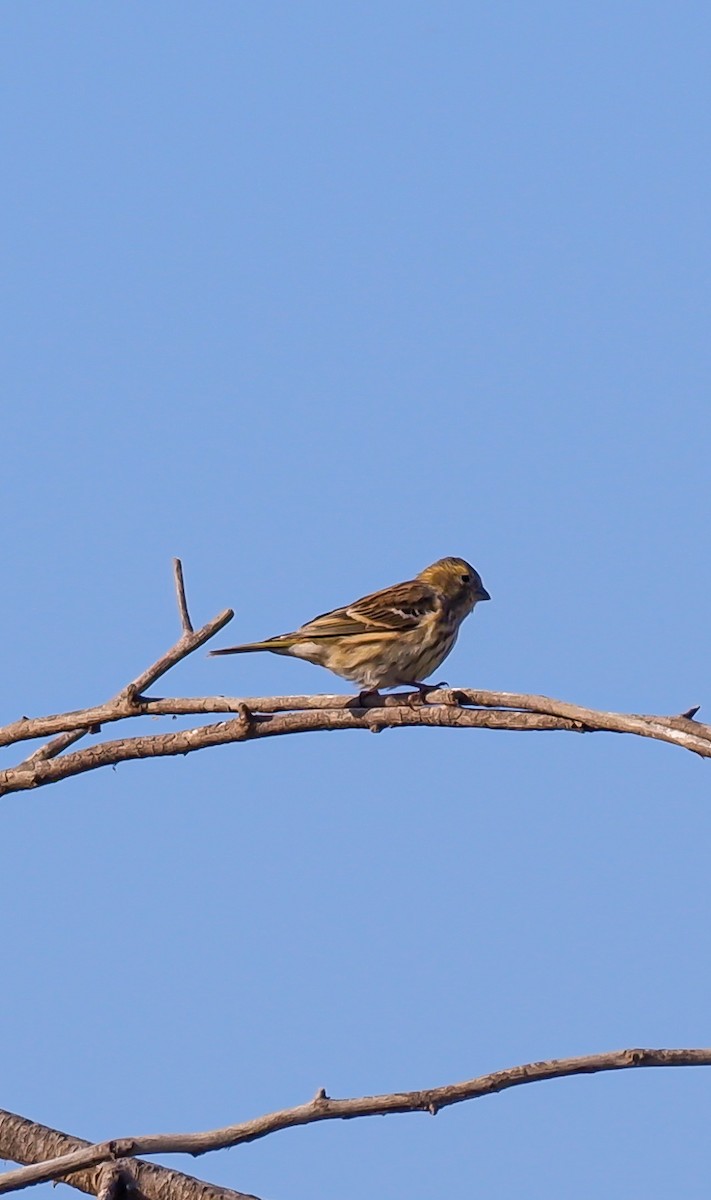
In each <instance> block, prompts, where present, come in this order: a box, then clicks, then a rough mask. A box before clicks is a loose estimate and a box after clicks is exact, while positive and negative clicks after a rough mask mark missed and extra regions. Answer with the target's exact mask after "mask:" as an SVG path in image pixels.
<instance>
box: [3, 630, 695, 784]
mask: <svg viewBox="0 0 711 1200" xmlns="http://www.w3.org/2000/svg"><path fill="white" fill-rule="evenodd" d="M223 616H224V614H223ZM221 619H222V618H218V620H221ZM211 625H214V622H213V623H211ZM208 628H210V627H209V626H205V628H204V630H200V632H199V633H198V634H193V635H191V636H192V637H194V638H198V637H200V636H202V635H203V634H204V633H205V630H207V629H208ZM208 636H209V635H208ZM203 640H207V639H206V637H205V638H204V639H203ZM474 698H476V699H474ZM409 699H410V698H409V697H402V696H385V697H373V698H371V699H370V700H369V701H368V702H367V703H366V704H365V705H361V703H360V701H359V700H358V698H357V697H354V698H353V699H351V700H350V701H348V700H347V699H346V698H345V697H343V696H339V697H320V696H313V697H271V698H269V697H268V698H261V699H259V700H238V699H227V700H226V699H224V698H221V697H206V698H202V699H197V700H180V699H178V700H149V699H143V698H138V697H136V696H135V695H134V696H128V697H127V696H126V695H125V694H123V693H122V694H120V695H119V697H117V699H116V701H115V702H113V703H114V704H115V705H116V711H117V714H118V715H114V717H113V719H115V720H118V719H120V718H122V717H129V716H139V715H141V716H143V715H148V714H152V715H158V714H163V715H167V714H168V713H170V714H173V715H177V714H192V713H196V712H197V713H205V712H215V711H222V712H235V711H237V712H238V713H239V716H237V717H236V718H233V719H232V720H229V721H218V722H217V723H215V724H210V725H202V726H199V727H197V728H195V729H187V730H179V731H175V732H171V733H160V734H147V735H144V736H140V737H131V738H119V739H116V740H115V741H108V742H102V743H100V744H99V745H95V746H90V747H87V748H86V749H84V750H79V751H76V752H75V753H73V754H65V755H64V756H63V757H62V758H59V759H54V760H50V761H33V760H32V759H30V760H26V761H25V762H24V763H21V764H20V765H19V766H17V767H10V768H8V769H7V770H5V771H0V796H2V795H6V794H7V793H9V792H18V791H25V790H28V789H31V788H36V787H42V786H44V785H46V784H49V783H56V782H58V781H59V780H61V779H69V778H71V777H72V776H74V775H81V774H83V773H85V772H86V771H93V770H96V769H97V768H98V767H105V766H115V765H116V764H118V763H120V762H128V761H130V760H132V759H141V758H161V757H166V756H171V755H176V754H190V753H192V752H194V751H196V750H204V749H207V748H208V747H210V746H223V745H227V744H228V743H231V742H244V741H249V740H255V739H258V738H264V737H278V736H284V735H287V734H294V733H312V732H324V731H331V730H338V729H364V730H370V731H371V732H374V733H379V732H381V730H383V729H396V728H404V727H413V726H420V727H421V726H436V727H439V728H444V729H509V730H516V731H519V732H531V731H542V730H558V731H561V730H565V731H571V732H574V733H593V732H602V731H606V732H611V733H628V734H636V735H639V736H641V737H647V738H653V739H655V740H657V741H663V742H671V743H672V744H673V745H676V746H681V747H683V748H684V749H685V750H691V751H693V752H694V753H695V754H698V755H700V756H701V757H702V758H711V726H708V725H703V724H701V722H699V721H692V720H689V719H688V718H686V717H653V716H638V715H635V714H625V713H611V712H598V711H596V710H595V709H590V708H582V707H579V706H578V705H575V704H566V703H563V702H562V701H557V700H550V699H548V698H547V697H545V696H523V695H517V694H514V693H506V692H503V693H496V692H476V691H466V690H465V691H458V692H451V691H447V692H433V693H432V694H431V699H432V701H434V703H427V704H413V703H409V702H407V701H409ZM453 699H454V700H455V702H453ZM403 700H405V701H406V702H405V703H403ZM459 700H465V701H466V702H467V703H469V702H472V701H474V702H475V703H479V704H486V705H487V707H480V708H467V707H464V705H462V704H460V703H457V702H456V701H459ZM294 701H297V702H298V703H300V704H302V705H303V707H302V708H300V709H297V710H294V711H283V710H284V709H286V708H288V706H290V705H291V704H292V703H293V702H294ZM334 702H337V704H338V707H322V705H323V704H324V703H326V704H333V703H334ZM354 703H355V704H356V705H357V707H353V704H354ZM494 704H498V705H500V706H501V707H488V706H489V705H494ZM257 705H261V706H263V708H265V709H267V710H269V709H271V710H272V711H271V712H269V711H267V712H261V713H260V712H255V711H254V708H253V706H257ZM523 705H527V706H530V709H529V710H524V709H523ZM97 712H98V710H97V709H88V710H85V713H84V714H81V715H82V718H83V719H87V718H86V716H85V714H86V713H91V714H92V715H95V714H96V713H97ZM55 719H57V718H44V720H46V721H53V720H55ZM71 719H72V720H75V719H76V715H74V714H72V715H71ZM110 719H111V718H110ZM10 728H11V727H9V726H8V727H6V730H5V731H0V734H4V733H5V734H6V733H7V730H8V729H10ZM23 729H24V723H23Z"/></svg>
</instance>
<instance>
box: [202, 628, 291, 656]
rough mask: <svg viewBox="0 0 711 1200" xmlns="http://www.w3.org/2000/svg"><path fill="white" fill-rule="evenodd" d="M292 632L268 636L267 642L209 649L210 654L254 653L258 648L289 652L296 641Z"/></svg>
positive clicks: (273, 652)
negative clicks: (222, 648)
mask: <svg viewBox="0 0 711 1200" xmlns="http://www.w3.org/2000/svg"><path fill="white" fill-rule="evenodd" d="M296 640H297V639H296V637H295V636H294V635H293V634H292V635H291V636H290V635H289V634H284V636H283V637H273V638H267V640H266V641H265V642H245V644H244V645H243V646H225V648H224V650H209V651H208V654H210V655H211V656H212V657H215V658H216V657H217V656H218V655H220V654H253V653H254V652H255V651H257V650H270V651H271V652H272V654H288V653H289V650H290V649H291V647H292V646H293V645H294V642H295V641H296Z"/></svg>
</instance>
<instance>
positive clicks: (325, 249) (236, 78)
mask: <svg viewBox="0 0 711 1200" xmlns="http://www.w3.org/2000/svg"><path fill="white" fill-rule="evenodd" d="M0 45H1V47H2V49H1V50H0V59H1V61H2V71H1V77H2V84H1V90H2V96H1V102H2V107H3V111H4V113H5V120H4V122H3V131H2V158H3V163H4V171H3V176H4V180H3V200H2V209H3V216H2V223H3V233H4V238H3V242H4V251H3V259H4V262H3V268H2V288H3V292H4V303H3V318H2V325H3V333H4V342H5V352H4V368H3V394H4V403H3V419H2V450H3V453H2V464H3V465H2V475H1V478H0V488H1V489H2V502H3V503H2V507H3V516H4V520H3V554H4V563H5V570H4V572H3V587H2V594H1V598H0V606H1V611H2V626H3V629H4V638H3V642H4V645H3V656H2V658H3V672H2V673H3V685H2V702H1V709H2V712H1V714H0V715H1V716H2V719H3V720H11V719H14V718H16V717H17V716H19V715H20V714H21V713H26V714H39V713H42V712H52V711H57V710H63V709H67V708H73V707H81V706H84V705H87V704H90V703H98V702H100V701H102V700H103V699H105V698H107V697H108V696H110V695H112V694H113V693H114V692H115V691H117V690H118V689H119V688H120V687H121V686H122V685H123V684H125V683H126V682H128V680H129V679H131V678H133V677H134V676H136V675H137V674H138V673H139V672H140V671H141V670H143V668H144V667H146V666H147V665H148V664H149V663H150V662H152V661H153V660H154V659H155V658H157V657H158V655H159V654H160V653H161V652H162V651H163V650H164V649H166V648H167V647H168V646H169V645H170V644H171V643H172V642H173V640H174V639H175V637H176V635H177V632H178V623H177V615H176V612H175V602H174V596H173V591H172V583H171V577H170V559H171V556H172V555H174V554H179V555H181V556H182V558H183V560H184V564H185V570H186V579H187V587H188V598H189V602H190V605H191V610H192V615H193V619H194V621H195V622H196V623H197V624H199V623H202V622H204V621H206V620H207V619H209V618H210V617H211V616H213V615H214V614H215V613H216V612H217V611H218V610H219V609H221V608H223V607H225V606H226V605H233V606H234V607H235V609H236V610H237V616H236V619H235V621H234V622H233V623H232V625H231V626H230V627H229V629H228V630H227V631H226V632H225V635H222V636H221V638H220V639H218V643H219V644H228V643H229V642H230V641H237V640H244V639H251V638H258V637H262V636H266V635H270V634H273V633H278V632H281V631H282V630H284V629H289V628H292V627H293V626H294V625H295V624H297V623H300V622H301V621H303V620H305V619H307V618H309V617H311V616H313V615H314V614H315V613H317V612H322V611H323V610H324V609H326V608H329V607H332V606H334V605H336V604H339V603H343V602H346V601H348V600H351V599H353V598H354V597H356V596H358V595H362V594H363V593H364V592H367V591H370V590H372V589H373V588H376V587H381V586H384V585H385V584H388V583H391V582H395V581H397V580H400V579H403V578H407V577H409V576H411V575H412V574H414V573H415V572H416V571H418V570H419V569H421V568H422V567H423V566H424V565H425V564H427V563H428V562H430V561H431V560H433V559H435V558H437V557H439V556H440V555H443V554H459V555H463V556H464V557H466V558H468V559H470V560H471V561H473V562H474V564H475V566H476V567H477V568H478V569H479V570H480V572H481V574H482V576H483V579H484V582H485V584H486V586H487V587H488V589H489V591H490V592H491V594H492V598H493V599H492V603H491V604H487V605H484V606H482V607H481V608H479V609H478V610H477V611H476V613H475V614H474V616H473V617H472V618H471V619H470V620H469V621H468V622H467V623H466V625H465V626H464V628H463V630H462V635H461V637H460V640H459V643H458V645H457V647H456V649H455V651H454V653H453V654H452V656H451V659H450V660H449V661H448V663H447V666H446V670H445V677H446V678H447V679H449V681H450V683H452V684H455V685H456V684H461V685H465V684H468V685H472V686H481V687H487V688H494V689H501V690H523V691H536V692H544V693H547V694H549V695H553V696H557V697H560V698H563V699H568V700H574V701H578V702H579V703H583V704H589V705H593V706H598V707H602V708H606V709H621V710H627V711H635V712H665V713H674V712H679V711H681V710H682V709H684V708H687V707H688V706H689V705H692V704H703V705H704V708H703V709H702V713H701V716H702V717H703V716H704V715H705V716H706V718H707V719H708V718H709V717H711V682H710V681H709V656H708V596H709V589H710V585H711V569H710V567H709V554H708V528H709V516H710V515H711V514H710V511H709V509H710V501H709V496H710V493H709V482H708V481H709V451H710V448H711V447H710V443H711V416H710V414H709V400H708V393H709V374H710V368H711V356H710V352H709V337H708V329H709V318H710V316H711V313H710V311H709V307H710V306H709V288H708V278H709V265H710V264H709V258H710V255H709V250H710V235H709V209H710V205H711V171H710V169H709V151H710V149H711V146H710V140H711V139H710V137H709V129H710V124H709V106H710V104H711V83H710V81H709V66H708V64H709V51H710V49H711V16H710V15H709V11H708V7H707V6H706V5H702V4H698V3H694V2H689V3H685V2H682V3H673V4H672V3H668V2H665V3H654V2H653V0H646V2H645V3H633V2H631V0H623V2H619V0H618V2H616V3H610V2H604V0H603V2H602V3H601V2H600V0H596V2H595V3H588V2H585V0H584V2H582V3H578V4H575V5H571V4H566V3H560V2H556V3H553V2H551V3H546V2H541V3H538V2H537V0H536V2H525V3H524V2H520V0H519V2H514V3H511V4H508V5H497V6H494V5H489V4H484V3H471V2H470V3H465V2H463V0H462V2H450V3H447V2H442V0H439V2H438V3H436V4H435V3H417V2H413V3H402V2H399V3H398V2H387V3H385V4H374V3H359V4H354V3H345V4H339V5H333V4H328V3H316V2H311V0H305V2H304V3H301V4H299V5H294V4H291V3H275V2H272V0H266V2H265V3H259V4H257V3H226V2H219V0H215V2H212V3H210V4H205V5H197V4H188V3H181V2H176V0H172V2H171V3H165V2H159V0H154V2H151V3H150V4H138V3H135V2H131V0H129V2H126V3H122V4H116V3H109V4H102V5H96V4H92V3H86V2H83V3H77V2H76V0H64V2H63V3H62V4H58V5H52V4H48V3H41V2H35V3H27V2H24V3H18V2H16V0H9V2H7V3H5V4H4V5H3V6H2V11H1V12H0ZM334 689H335V690H341V685H340V684H339V682H338V681H336V680H334V678H333V677H332V676H330V675H327V674H326V673H325V672H323V671H319V670H318V669H317V668H315V667H311V666H309V665H307V664H302V663H298V662H293V661H289V660H287V659H280V658H276V657H272V656H268V655H264V656H261V655H260V656H254V657H249V658H240V659H224V660H209V659H207V658H206V657H205V655H204V653H203V652H200V653H199V654H196V655H195V656H193V657H192V658H191V659H190V660H189V661H187V662H185V663H184V664H182V665H181V666H180V667H179V668H178V669H176V670H175V672H174V673H173V674H172V675H171V676H169V677H168V679H167V680H164V681H162V682H161V684H159V685H158V686H157V688H156V689H154V691H157V692H158V693H159V694H164V695H165V694H168V695H171V694H172V695H197V694H214V693H228V694H233V695H240V694H243V695H249V694H269V693H293V692H299V691H332V690H334ZM176 727H177V726H176V725H175V724H171V723H170V722H168V721H160V722H158V721H155V722H148V723H146V724H145V726H144V729H145V730H146V731H148V732H155V731H158V730H161V729H169V728H176ZM132 732H138V728H137V727H134V728H133V730H132ZM12 761H14V760H13V756H12V755H9V754H8V753H7V752H5V753H4V755H3V757H2V759H1V760H0V763H1V765H3V766H4V765H10V763H11V762H12ZM710 769H711V768H709V766H708V764H705V763H704V762H702V761H701V760H699V759H697V758H695V757H694V756H692V755H689V754H685V753H683V752H682V751H680V750H678V749H675V748H673V747H670V746H666V745H659V744H656V743H652V742H649V741H642V740H641V739H634V738H616V737H614V736H607V735H595V736H590V737H584V738H583V737H572V736H570V735H569V734H545V735H544V734H538V735H532V734H529V735H524V734H508V733H507V734H503V733H487V732H476V731H472V732H449V731H439V730H426V729H420V730H413V731H393V732H386V733H384V734H383V735H382V736H380V737H377V738H374V737H366V736H365V735H355V734H345V733H342V734H339V735H331V736H326V735H325V734H320V735H311V736H309V737H305V736H304V737H301V738H289V739H284V740H276V741H269V742H263V743H260V744H258V745H247V746H243V747H236V746H235V747H227V748H224V749H218V750H213V751H210V752H205V753H201V754H196V755H193V756H191V757H188V758H180V759H177V760H163V761H156V762H147V763H144V764H126V765H124V766H122V767H120V768H119V769H118V770H116V771H111V770H106V771H103V772H101V773H96V774H92V775H88V776H84V777H82V778H79V779H76V780H73V781H69V782H67V783H64V784H59V785H56V786H54V787H51V788H47V789H46V790H43V791H39V792H36V793H23V794H19V795H13V796H10V797H7V798H6V799H4V800H3V801H2V812H1V815H0V829H1V835H0V836H1V839H2V871H1V873H0V905H1V912H2V929H3V933H2V945H3V949H2V957H3V968H2V969H3V979H4V983H3V986H2V989H1V991H0V1020H1V1028H2V1058H3V1087H2V1097H1V1098H0V1103H1V1104H2V1105H3V1106H5V1107H7V1108H10V1109H13V1110H15V1111H18V1112H21V1113H24V1114H26V1115H28V1116H30V1117H32V1118H34V1119H36V1120H40V1121H43V1122H46V1123H48V1124H50V1125H55V1126H58V1127H60V1128H62V1129H66V1130H67V1131H70V1132H72V1133H75V1134H77V1135H80V1136H84V1137H87V1138H90V1139H97V1140H98V1139H102V1138H105V1137H109V1136H119V1135H123V1134H129V1133H145V1132H158V1131H168V1130H171V1131H173V1130H175V1131H177V1130H188V1129H197V1128H209V1127H213V1126H217V1125H222V1124H226V1123H229V1122H234V1121H239V1120H242V1119H245V1118H248V1117H250V1116H256V1115H258V1114H260V1113H262V1112H264V1111H269V1110H271V1109H275V1108H281V1107H283V1106H286V1105H290V1104H294V1103H300V1102H302V1101H304V1100H307V1099H309V1098H310V1097H311V1096H313V1094H314V1092H315V1091H316V1089H317V1088H319V1087H321V1086H324V1087H325V1088H326V1089H327V1090H328V1092H329V1093H330V1094H331V1095H335V1096H348V1095H358V1094H361V1093H370V1092H378V1091H390V1090H401V1089H406V1088H418V1087H426V1086H432V1085H436V1084H441V1083H446V1082H452V1081H456V1080H460V1079H465V1078H468V1077H471V1076H473V1075H477V1074H479V1073H481V1072H485V1071H489V1070H495V1069H499V1068H503V1067H507V1066H512V1065H514V1064H516V1063H520V1062H526V1061H529V1060H533V1059H540V1058H546V1057H549V1056H567V1055H574V1054H584V1053H591V1052H594V1051H602V1050H609V1049H615V1048H618V1047H623V1046H646V1045H650V1046H677V1045H678V1046H684V1045H688V1046H699V1045H701V1046H704V1045H708V1044H709V1043H710V1042H711V1034H710V1029H709V999H710V991H711V971H710V969H709V921H710V918H711V897H710V895H709V844H710V840H711V810H710V807H709V770H710ZM710 1089H711V1075H709V1074H708V1072H706V1071H702V1070H690V1069H687V1070H674V1071H656V1072H654V1071H636V1072H631V1073H628V1074H624V1075H620V1074H617V1075H608V1076H601V1077H593V1078H583V1079H576V1080H563V1081H559V1082H555V1083H547V1084H540V1085H537V1086H535V1087H528V1088H521V1089H518V1090H515V1091H512V1092H508V1093H506V1094H505V1095H503V1096H499V1097H491V1098H487V1099H483V1100H480V1101H477V1102H476V1103H472V1104H469V1105H464V1106H461V1107H459V1108H457V1109H454V1110H449V1111H447V1112H445V1113H442V1114H441V1115H440V1116H438V1118H437V1120H436V1121H433V1120H432V1119H431V1118H430V1117H425V1116H420V1115H411V1116H403V1117H390V1118H388V1119H387V1120H362V1121H357V1122H348V1123H329V1124H324V1125H320V1126H318V1127H314V1128H310V1129H306V1130H303V1129H302V1130H295V1131H290V1132H287V1133H282V1134H279V1135H277V1136H275V1137H272V1138H269V1139H267V1140H266V1141H264V1142H260V1143H257V1144H254V1145H251V1146H247V1147H243V1148H240V1149H237V1150H233V1151H231V1152H225V1153H222V1154H219V1155H216V1156H213V1157H211V1158H209V1159H203V1160H200V1161H198V1162H197V1163H196V1162H195V1161H193V1160H185V1161H181V1160H176V1159H171V1160H170V1162H171V1163H172V1165H178V1166H181V1167H183V1168H184V1169H186V1170H188V1171H189V1172H191V1173H197V1174H198V1175H201V1176H202V1177H205V1178H209V1179H212V1180H214V1181H216V1182H221V1183H224V1184H226V1185H229V1186H233V1187H236V1188H239V1189H243V1190H246V1191H254V1192H256V1193H258V1194H259V1195H260V1196H262V1197H264V1198H265V1200H276V1198H277V1197H283V1198H284V1200H299V1198H300V1197H304V1198H307V1197H308V1200H313V1198H314V1197H322V1196H323V1197H334V1196H338V1197H340V1198H341V1200H348V1198H349V1197H360V1196H362V1195H363V1194H364V1193H368V1194H371V1193H372V1194H375V1195H379V1196H394V1195H407V1196H408V1197H410V1198H412V1200H418V1198H422V1200H429V1198H430V1197H432V1196H433V1195H439V1194H442V1193H443V1192H446V1193H447V1194H448V1195H449V1196H453V1197H460V1196H461V1197H465V1196H469V1195H471V1194H472V1189H474V1190H475V1192H476V1193H477V1194H482V1195H484V1194H486V1195H491V1196H496V1197H514V1196H516V1197H519V1196H522V1195H523V1196H526V1197H546V1198H547V1197H550V1196H562V1195H565V1196H569V1195H575V1196H576V1197H598V1196H600V1195H605V1196H606V1197H610V1198H615V1197H629V1196H631V1195H633V1196H645V1197H667V1196H669V1195H682V1194H683V1195H684V1196H685V1197H697V1196H698V1197H701V1196H704V1197H706V1196H707V1195H708V1187H709V1168H708V1100H709V1092H710ZM43 1191H44V1193H45V1194H46V1195H47V1196H49V1194H50V1191H49V1187H47V1188H45V1189H43Z"/></svg>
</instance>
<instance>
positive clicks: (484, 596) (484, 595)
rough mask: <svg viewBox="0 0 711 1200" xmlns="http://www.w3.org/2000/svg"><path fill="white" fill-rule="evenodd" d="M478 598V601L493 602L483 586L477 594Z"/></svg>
mask: <svg viewBox="0 0 711 1200" xmlns="http://www.w3.org/2000/svg"><path fill="white" fill-rule="evenodd" d="M476 598H477V600H491V596H490V595H489V593H488V592H487V590H486V588H485V587H483V586H482V587H480V588H479V591H478V592H477V594H476Z"/></svg>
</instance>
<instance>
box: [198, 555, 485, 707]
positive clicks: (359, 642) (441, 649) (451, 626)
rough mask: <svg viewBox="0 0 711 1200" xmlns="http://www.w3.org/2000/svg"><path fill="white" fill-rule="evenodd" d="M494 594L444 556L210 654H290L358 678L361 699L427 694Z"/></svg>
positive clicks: (467, 567) (458, 561)
mask: <svg viewBox="0 0 711 1200" xmlns="http://www.w3.org/2000/svg"><path fill="white" fill-rule="evenodd" d="M490 599H491V596H490V595H489V593H488V592H487V590H486V588H485V587H484V585H483V583H482V581H481V576H480V575H479V573H478V571H475V570H474V567H472V566H471V564H470V563H468V562H466V560H465V559H463V558H451V557H450V558H440V559H438V560H437V562H434V563H432V564H431V566H429V567H425V569H424V570H423V571H420V573H419V575H416V576H415V578H414V579H408V580H406V581H405V582H404V583H396V584H393V585H392V586H391V587H386V588H382V589H381V590H380V591H378V592H371V593H370V594H369V595H368V596H363V597H362V599H360V600H356V601H354V603H353V604H348V605H345V606H344V607H343V608H334V609H332V610H331V611H330V612H326V613H321V615H320V616H318V617H314V618H313V620H312V621H307V622H306V624H305V625H301V626H300V627H299V628H298V629H295V630H294V631H293V632H292V633H281V634H278V635H277V636H276V637H271V638H267V639H266V640H265V641H262V642H247V643H245V644H244V645H242V646H227V647H226V648H225V649H223V650H211V651H210V654H211V655H213V656H216V655H222V654H251V653H254V652H256V651H259V650H267V651H270V652H271V653H272V654H287V655H291V656H292V657H293V658H303V659H306V661H307V662H310V663H314V664H316V665H317V666H320V667H327V668H328V669H329V670H330V671H333V673H334V674H335V675H340V676H341V678H343V679H348V680H350V681H351V682H354V683H357V684H358V686H359V687H360V689H361V692H360V694H361V697H364V696H367V695H377V694H378V693H379V689H380V688H391V687H408V688H412V689H417V691H418V692H419V694H420V696H421V697H423V698H424V696H425V695H426V693H427V691H429V690H432V688H433V687H434V686H437V685H433V684H429V685H428V684H426V683H424V682H423V680H425V679H427V678H428V677H429V676H430V675H432V674H433V673H434V672H435V671H436V670H437V668H438V667H439V666H440V664H441V663H443V662H444V660H445V658H446V657H447V655H448V654H449V652H450V650H451V649H452V647H453V646H454V643H455V642H456V640H457V634H458V632H459V626H460V625H461V623H462V621H463V620H464V618H465V617H467V616H468V615H469V613H470V612H471V611H472V609H473V608H474V607H475V605H477V604H478V603H479V601H481V600H490ZM439 686H441V685H439Z"/></svg>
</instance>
